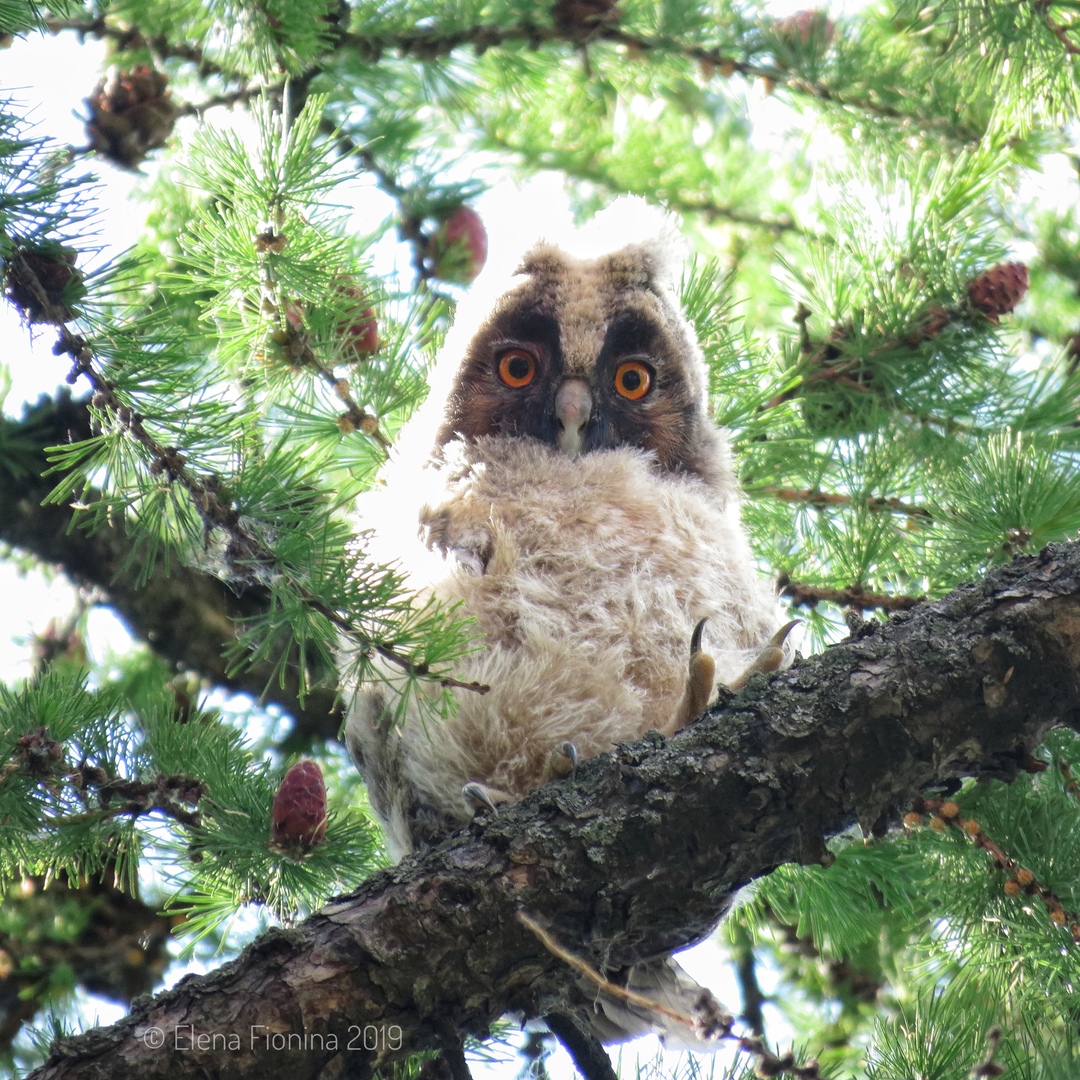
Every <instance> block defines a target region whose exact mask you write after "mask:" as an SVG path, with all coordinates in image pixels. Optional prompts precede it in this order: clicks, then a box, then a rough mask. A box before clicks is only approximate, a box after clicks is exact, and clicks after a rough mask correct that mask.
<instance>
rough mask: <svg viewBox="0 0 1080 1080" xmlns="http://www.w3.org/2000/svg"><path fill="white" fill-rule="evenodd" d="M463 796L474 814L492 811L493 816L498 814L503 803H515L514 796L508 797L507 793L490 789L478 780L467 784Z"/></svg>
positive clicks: (462, 790)
mask: <svg viewBox="0 0 1080 1080" xmlns="http://www.w3.org/2000/svg"><path fill="white" fill-rule="evenodd" d="M461 794H462V795H463V796H464V797H465V801H466V802H467V803H468V804H469V805H470V806H471V807H472V808H473V813H479V812H480V811H481V810H485V811H486V810H490V811H491V812H492V813H493V814H497V813H498V812H499V806H500V805H501V804H502V803H508V802H513V796H512V795H507V794H506V792H505V791H500V790H499V789H498V788H490V787H488V786H487V785H486V784H481V783H478V782H477V781H476V780H473V781H472V782H471V783H468V784H466V785H465V786H464V787H463V788H462V789H461Z"/></svg>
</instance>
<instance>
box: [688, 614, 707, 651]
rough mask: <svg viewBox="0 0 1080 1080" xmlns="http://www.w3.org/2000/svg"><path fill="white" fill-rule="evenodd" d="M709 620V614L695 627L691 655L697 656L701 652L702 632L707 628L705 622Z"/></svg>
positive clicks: (691, 638)
mask: <svg viewBox="0 0 1080 1080" xmlns="http://www.w3.org/2000/svg"><path fill="white" fill-rule="evenodd" d="M708 621H709V617H708V615H706V616H705V618H704V619H702V620H701V621H700V622H699V623H698V624H697V626H695V627H694V632H693V633H692V634H691V635H690V657H691V659H693V657H695V656H697V654H698V653H699V652H701V632H702V631H703V630H704V629H705V624H706V623H707V622H708Z"/></svg>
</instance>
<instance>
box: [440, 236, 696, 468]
mask: <svg viewBox="0 0 1080 1080" xmlns="http://www.w3.org/2000/svg"><path fill="white" fill-rule="evenodd" d="M661 258H662V253H660V252H658V251H657V250H656V249H655V248H654V247H651V246H649V245H631V246H630V247H627V248H623V249H622V250H621V251H618V252H615V253H614V254H612V255H609V256H606V257H605V258H602V259H597V260H588V261H586V260H578V259H573V258H571V257H570V256H568V255H566V254H564V253H563V252H562V251H560V250H559V249H557V248H554V247H551V246H549V245H546V244H542V245H539V246H538V247H536V248H534V249H533V250H532V251H531V252H530V253H529V255H528V256H527V257H526V259H525V262H524V264H523V266H522V268H521V272H522V273H524V274H526V275H528V276H527V278H526V280H525V282H524V283H523V284H521V285H520V286H518V287H517V288H515V289H513V290H511V291H510V292H508V293H506V294H505V295H504V296H503V297H502V298H501V299H500V300H499V302H498V303H497V304H496V306H495V309H494V311H493V312H492V313H491V315H490V316H489V317H488V319H487V320H486V322H485V323H484V324H483V326H482V327H481V328H480V330H479V331H478V332H477V334H476V335H475V336H474V337H473V339H472V341H471V342H470V344H469V346H468V349H467V350H466V354H465V357H464V360H463V363H462V365H461V368H460V370H459V372H458V376H457V379H456V381H455V384H454V387H453V390H452V392H451V395H450V400H449V403H448V408H447V413H446V422H445V424H444V425H443V427H442V429H441V430H440V433H439V438H438V445H439V446H443V445H445V444H446V443H447V442H449V441H450V440H451V439H454V438H460V439H464V440H466V441H470V440H475V439H477V438H480V437H483V436H488V435H501V436H509V437H528V438H532V439H538V440H539V441H541V442H544V443H547V444H548V445H550V446H552V447H553V448H555V449H557V450H559V451H561V452H563V453H565V454H568V455H570V456H573V457H576V456H578V455H580V454H588V453H591V452H593V451H596V450H602V449H611V448H614V447H620V446H632V447H637V448H640V449H642V450H647V451H651V452H652V453H653V454H654V455H655V460H656V463H657V467H658V468H659V469H661V470H667V471H671V472H685V471H689V472H697V473H700V474H705V473H706V472H707V471H708V462H707V461H706V460H705V458H710V457H712V456H713V451H714V449H715V448H714V446H713V445H712V442H711V440H710V438H709V435H708V429H712V424H711V423H710V422H709V420H708V418H707V416H706V409H705V394H704V384H705V379H704V365H703V363H702V360H701V356H700V353H699V351H698V348H697V345H696V342H695V341H694V338H693V334H692V332H691V331H690V328H689V327H688V325H687V323H686V321H685V319H684V318H683V316H682V313H681V312H680V311H679V310H678V308H677V307H676V306H675V303H674V300H673V298H672V296H671V294H670V292H669V291H668V289H667V288H665V287H664V286H663V285H662V284H660V283H659V282H658V270H659V265H660V261H661ZM703 444H705V445H703ZM703 454H704V457H703Z"/></svg>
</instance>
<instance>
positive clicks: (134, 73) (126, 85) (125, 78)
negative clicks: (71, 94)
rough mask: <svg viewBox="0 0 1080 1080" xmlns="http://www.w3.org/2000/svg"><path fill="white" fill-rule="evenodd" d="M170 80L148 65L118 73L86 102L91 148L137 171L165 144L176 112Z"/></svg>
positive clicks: (120, 164)
mask: <svg viewBox="0 0 1080 1080" xmlns="http://www.w3.org/2000/svg"><path fill="white" fill-rule="evenodd" d="M168 83H169V80H168V79H167V78H166V77H165V76H164V75H162V74H161V72H160V71H155V70H154V69H153V68H151V67H147V66H146V65H145V64H140V65H139V66H138V67H135V68H132V70H131V71H129V72H123V71H118V72H116V73H115V74H114V75H113V78H112V81H111V82H109V83H107V84H106V83H105V82H102V83H99V84H98V87H97V89H96V90H95V91H94V92H93V93H92V94H91V95H90V97H88V98H87V99H86V104H87V105H88V106H89V109H90V119H89V120H87V122H86V133H87V135H88V136H89V138H90V145H91V146H92V147H93V148H94V149H95V150H96V151H97V152H98V153H99V154H102V155H103V156H105V157H107V158H108V159H109V160H110V161H112V162H114V163H115V164H117V165H119V166H120V167H121V168H124V169H136V168H138V166H139V165H140V164H141V163H142V161H143V160H144V159H145V158H146V155H147V154H148V153H149V152H150V151H151V150H156V149H158V148H159V147H161V146H164V145H165V141H166V140H167V139H168V137H169V135H170V134H171V133H172V129H173V124H174V123H175V121H176V115H177V110H176V106H175V105H173V103H172V101H170V99H169V91H168V89H167V87H168Z"/></svg>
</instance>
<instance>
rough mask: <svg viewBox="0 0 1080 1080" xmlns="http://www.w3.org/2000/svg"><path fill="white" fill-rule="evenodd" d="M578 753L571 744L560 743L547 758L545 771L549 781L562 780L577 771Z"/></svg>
mask: <svg viewBox="0 0 1080 1080" xmlns="http://www.w3.org/2000/svg"><path fill="white" fill-rule="evenodd" d="M577 763H578V752H577V747H576V746H575V745H574V744H573V743H572V742H561V743H559V745H558V746H556V747H555V748H554V749H553V750H552V751H551V754H550V756H549V757H548V764H547V771H548V778H549V779H552V780H554V779H560V780H561V779H562V778H563V777H564V776H570V775H572V774H573V773H575V772H576V771H577Z"/></svg>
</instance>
